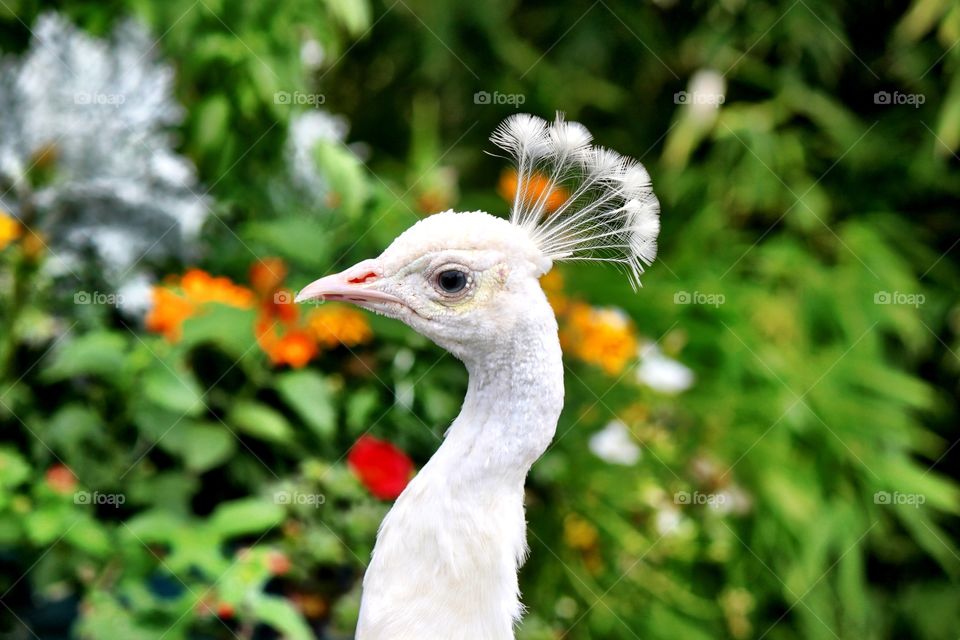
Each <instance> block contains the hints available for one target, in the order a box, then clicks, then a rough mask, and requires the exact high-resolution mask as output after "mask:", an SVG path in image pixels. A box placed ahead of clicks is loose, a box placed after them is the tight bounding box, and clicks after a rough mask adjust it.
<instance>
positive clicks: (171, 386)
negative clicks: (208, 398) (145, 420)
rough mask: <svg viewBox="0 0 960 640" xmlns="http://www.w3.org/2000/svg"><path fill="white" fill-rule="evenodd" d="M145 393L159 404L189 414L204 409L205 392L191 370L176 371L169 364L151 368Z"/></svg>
mask: <svg viewBox="0 0 960 640" xmlns="http://www.w3.org/2000/svg"><path fill="white" fill-rule="evenodd" d="M143 394H144V396H145V397H147V398H149V399H150V400H152V401H153V402H154V403H156V404H157V405H159V406H161V407H163V408H165V409H170V410H171V411H174V412H177V413H181V414H183V415H188V416H197V415H200V414H201V413H202V412H203V410H204V407H205V405H204V403H203V392H202V391H201V389H200V385H199V384H198V383H197V381H196V378H194V376H193V373H192V372H190V371H181V372H174V371H173V369H171V368H170V367H168V366H158V367H154V368H153V369H151V370H149V371H148V372H147V373H146V375H145V376H144V380H143Z"/></svg>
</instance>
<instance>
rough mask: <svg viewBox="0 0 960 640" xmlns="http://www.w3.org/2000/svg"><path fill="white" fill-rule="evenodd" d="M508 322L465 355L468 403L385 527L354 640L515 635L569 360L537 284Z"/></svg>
mask: <svg viewBox="0 0 960 640" xmlns="http://www.w3.org/2000/svg"><path fill="white" fill-rule="evenodd" d="M534 283H535V281H534ZM510 324H511V325H512V326H511V327H510V330H509V331H504V332H503V334H502V335H501V336H498V337H495V338H492V339H491V340H490V343H489V344H488V345H486V347H487V348H485V349H483V352H482V353H473V354H467V355H465V356H464V357H463V360H464V362H465V364H466V366H467V370H468V372H469V374H470V383H469V387H468V389H467V396H466V399H465V400H464V404H463V409H462V411H461V412H460V415H459V416H458V417H457V419H456V420H455V421H454V422H453V424H452V425H451V427H450V429H449V430H448V432H447V434H446V438H445V440H444V442H443V444H442V445H441V447H440V449H439V450H438V451H437V453H436V454H435V455H434V456H433V458H431V459H430V461H429V462H428V463H427V464H426V466H424V467H423V469H422V470H421V471H420V473H419V474H418V475H417V477H416V478H414V479H413V480H412V481H411V483H410V485H409V486H408V487H407V489H406V490H405V491H404V492H403V494H402V495H401V496H400V498H399V499H398V500H397V502H396V504H395V505H394V507H393V509H391V511H390V513H389V514H388V515H387V517H386V518H385V519H384V521H383V524H382V525H381V527H380V532H379V535H378V536H377V545H376V547H375V549H374V553H373V559H372V560H371V563H370V566H369V567H368V568H367V573H366V576H365V578H364V592H363V602H362V605H361V610H360V624H359V626H358V629H357V640H405V639H407V638H410V639H416V640H433V639H438V640H439V639H441V638H442V639H444V640H456V639H459V638H463V639H464V640H467V639H469V640H508V639H510V638H513V625H514V623H515V622H516V621H517V620H519V618H520V615H521V613H522V605H521V604H520V594H519V589H518V586H517V570H518V569H519V567H520V565H521V564H522V563H523V560H524V559H525V557H526V552H527V546H526V521H525V518H524V511H523V483H524V479H525V478H526V475H527V472H528V471H529V469H530V466H531V465H532V464H533V463H534V462H535V461H536V460H537V458H539V457H540V455H542V454H543V452H544V451H545V450H546V448H547V446H548V445H549V444H550V441H551V440H552V439H553V436H554V433H555V431H556V425H557V418H558V417H559V415H560V410H561V408H562V406H563V363H562V361H561V354H560V344H559V341H558V339H557V324H556V320H555V319H554V316H553V312H552V310H551V309H550V307H549V305H548V304H547V302H546V298H545V297H544V296H543V293H542V292H541V291H540V290H539V287H537V288H536V291H535V292H534V295H533V296H532V298H531V299H530V300H528V303H527V304H525V305H524V308H523V309H522V310H520V311H519V312H518V313H517V314H516V319H515V320H514V321H513V322H512V323H510ZM478 351H479V350H478Z"/></svg>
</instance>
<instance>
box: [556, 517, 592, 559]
mask: <svg viewBox="0 0 960 640" xmlns="http://www.w3.org/2000/svg"><path fill="white" fill-rule="evenodd" d="M598 537H599V536H598V535H597V528H596V527H595V526H593V525H592V524H590V523H589V522H587V521H586V520H584V519H583V518H581V517H580V516H578V515H577V514H575V513H570V514H568V515H567V517H566V518H564V519H563V541H564V542H566V543H567V546H568V547H570V548H571V549H579V550H581V551H589V550H590V549H593V548H594V547H596V546H597V538H598Z"/></svg>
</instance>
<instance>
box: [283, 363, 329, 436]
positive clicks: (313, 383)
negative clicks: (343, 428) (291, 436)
mask: <svg viewBox="0 0 960 640" xmlns="http://www.w3.org/2000/svg"><path fill="white" fill-rule="evenodd" d="M277 391H278V392H279V393H280V397H282V398H283V400H284V401H285V402H286V403H287V404H288V405H290V408H292V409H293V410H294V411H295V412H296V413H297V415H298V416H299V417H300V419H301V420H303V421H304V422H305V423H306V424H307V426H308V427H310V429H312V430H313V432H314V433H316V434H317V435H318V436H319V437H320V438H321V439H323V440H329V439H330V438H331V437H332V436H333V434H334V432H335V431H336V427H337V414H336V411H335V409H334V400H333V390H332V388H331V385H330V382H329V381H328V380H327V379H326V378H324V377H323V376H321V375H319V374H318V373H316V372H314V371H309V370H303V371H290V372H288V373H284V374H282V375H281V376H279V377H278V379H277Z"/></svg>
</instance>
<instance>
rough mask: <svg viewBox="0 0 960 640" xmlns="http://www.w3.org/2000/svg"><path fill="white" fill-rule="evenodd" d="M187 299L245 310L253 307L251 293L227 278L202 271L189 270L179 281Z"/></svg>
mask: <svg viewBox="0 0 960 640" xmlns="http://www.w3.org/2000/svg"><path fill="white" fill-rule="evenodd" d="M180 286H181V288H183V292H184V293H185V294H186V295H187V298H188V299H190V300H193V301H194V302H198V303H201V304H202V303H206V302H220V303H222V304H227V305H230V306H231V307H239V308H241V309H247V308H249V307H250V306H252V305H253V292H252V291H250V289H247V288H246V287H243V286H240V285H238V284H234V283H233V282H232V281H231V280H230V279H229V278H225V277H223V276H220V277H214V276H211V275H210V274H209V273H207V272H206V271H203V270H202V269H190V270H189V271H187V272H186V273H185V274H183V278H181V279H180Z"/></svg>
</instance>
